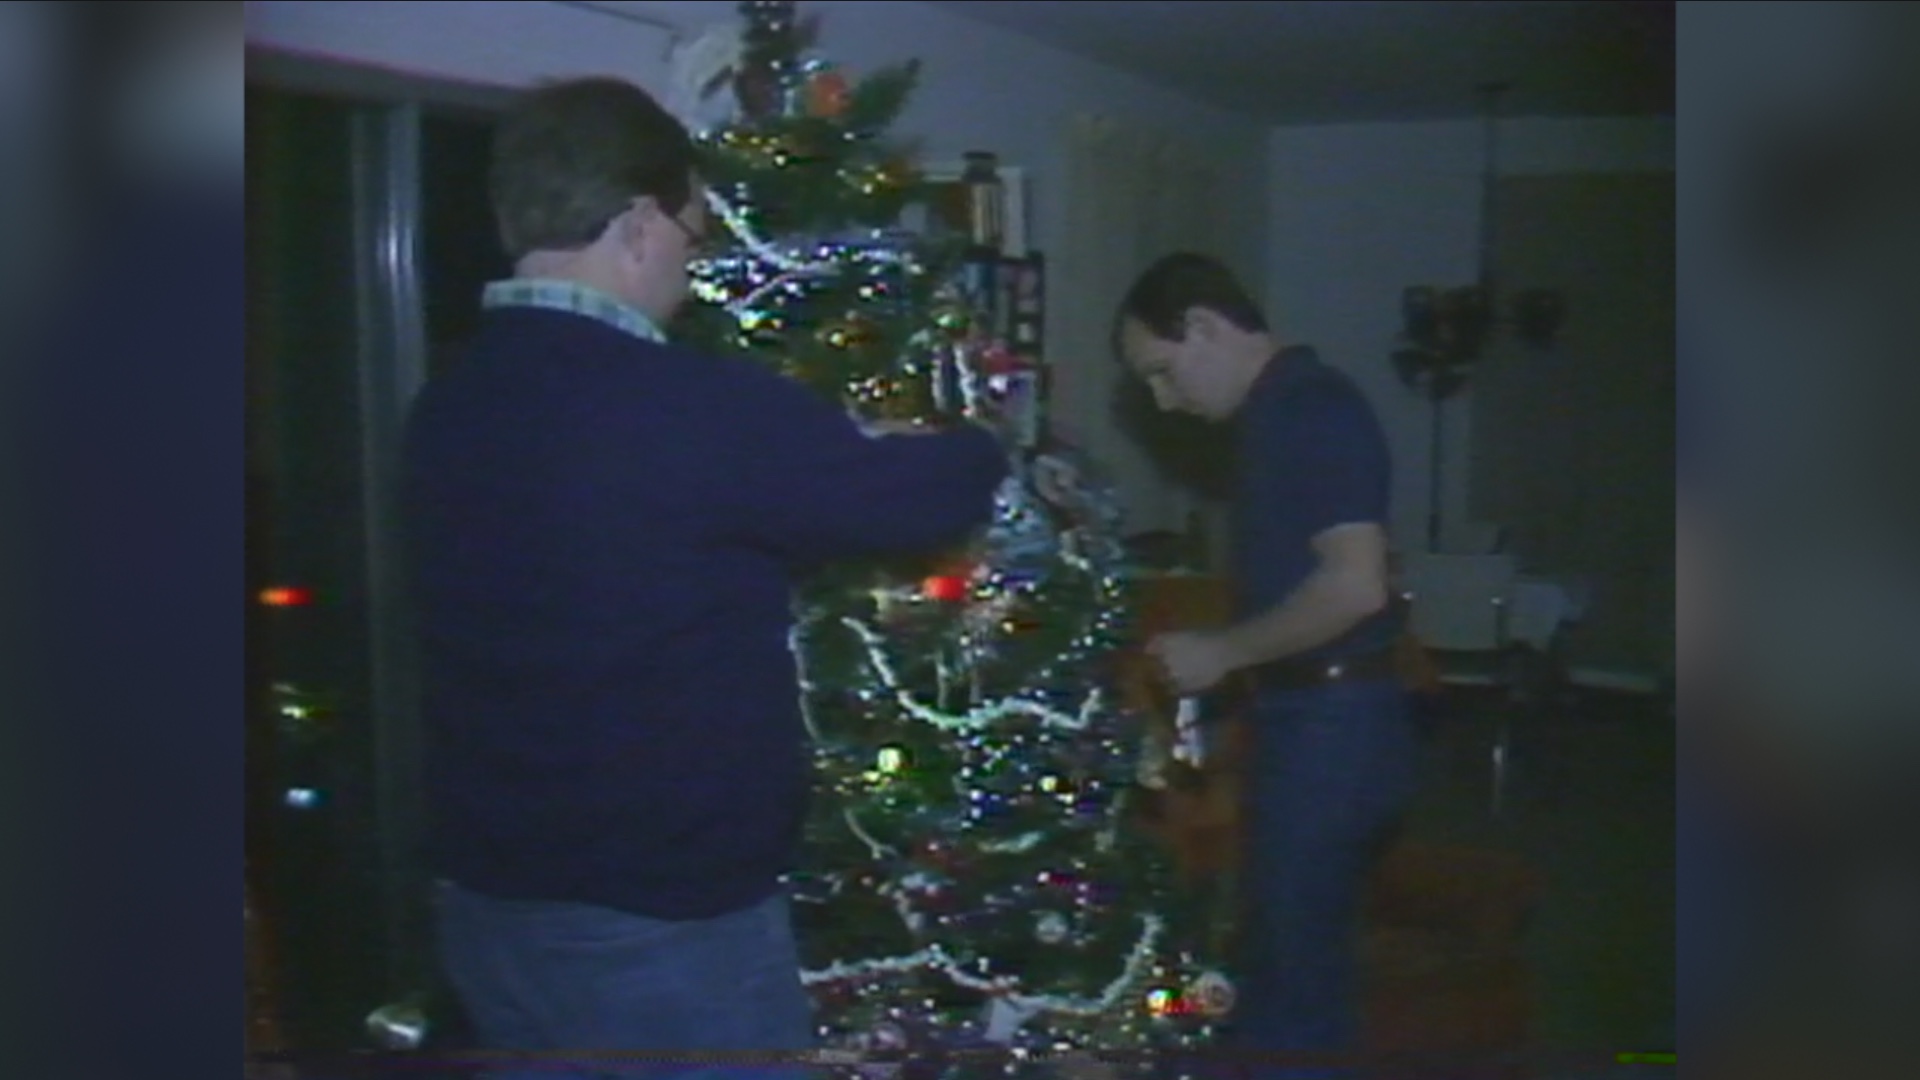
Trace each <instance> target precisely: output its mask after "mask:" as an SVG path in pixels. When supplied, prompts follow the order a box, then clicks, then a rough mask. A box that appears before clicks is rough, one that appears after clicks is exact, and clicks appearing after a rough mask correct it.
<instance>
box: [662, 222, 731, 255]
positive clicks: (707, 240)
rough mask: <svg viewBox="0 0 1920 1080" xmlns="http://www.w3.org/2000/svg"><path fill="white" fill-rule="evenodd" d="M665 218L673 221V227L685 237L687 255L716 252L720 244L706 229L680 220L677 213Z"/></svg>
mask: <svg viewBox="0 0 1920 1080" xmlns="http://www.w3.org/2000/svg"><path fill="white" fill-rule="evenodd" d="M667 220H668V221H671V222H673V225H674V228H677V229H679V230H680V232H681V234H682V235H683V236H685V237H686V238H687V254H688V255H689V256H691V257H693V258H702V257H705V256H708V255H714V254H718V252H719V249H720V245H719V243H718V241H717V238H715V237H714V236H712V235H711V234H709V233H708V232H707V231H706V230H704V229H696V228H694V227H693V226H691V225H689V224H687V223H686V222H684V221H682V220H680V217H679V215H677V214H676V215H672V216H670V217H668V218H667Z"/></svg>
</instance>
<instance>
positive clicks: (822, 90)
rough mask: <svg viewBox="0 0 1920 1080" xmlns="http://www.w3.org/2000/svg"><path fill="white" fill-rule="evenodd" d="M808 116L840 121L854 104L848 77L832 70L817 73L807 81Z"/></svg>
mask: <svg viewBox="0 0 1920 1080" xmlns="http://www.w3.org/2000/svg"><path fill="white" fill-rule="evenodd" d="M806 95H807V115H808V116H812V117H814V118H816V119H819V120H838V119H840V117H841V116H842V115H843V114H844V113H845V112H846V111H847V106H848V105H850V104H852V102H853V88H852V87H851V86H849V85H848V84H847V77H846V76H845V75H842V74H840V73H839V72H838V71H835V70H833V69H832V68H827V69H825V70H823V71H819V72H816V73H815V74H814V75H813V76H812V77H811V78H809V79H807V85H806Z"/></svg>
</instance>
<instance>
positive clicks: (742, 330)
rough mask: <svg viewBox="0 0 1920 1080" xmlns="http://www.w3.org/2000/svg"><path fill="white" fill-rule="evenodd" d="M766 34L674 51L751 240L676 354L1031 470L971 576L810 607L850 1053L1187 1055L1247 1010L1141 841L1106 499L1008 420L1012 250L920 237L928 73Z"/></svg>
mask: <svg viewBox="0 0 1920 1080" xmlns="http://www.w3.org/2000/svg"><path fill="white" fill-rule="evenodd" d="M740 8H741V14H742V20H741V22H740V23H738V24H734V25H732V26H729V27H724V28H716V29H715V30H714V31H711V32H709V33H708V34H707V35H704V36H703V37H701V38H699V39H697V40H695V41H693V42H690V43H687V44H685V45H683V46H682V47H681V48H680V49H679V50H678V52H677V54H676V71H675V77H676V80H677V83H678V90H679V98H680V101H679V107H680V109H681V111H682V115H683V116H685V117H686V118H687V119H688V120H689V122H690V126H692V127H694V128H695V130H696V132H697V134H698V136H699V139H700V142H701V146H702V150H703V166H702V168H703V173H704V176H705V178H706V180H707V183H708V187H709V196H708V200H709V201H708V205H709V209H710V210H711V211H712V214H711V217H712V218H713V220H714V222H715V229H714V231H715V232H716V233H720V234H722V239H724V240H725V241H726V243H725V244H724V245H722V247H721V248H720V249H719V250H717V251H715V252H714V253H712V254H710V255H708V256H706V257H704V258H702V259H701V260H700V261H699V263H698V264H697V265H696V266H695V278H696V287H695V294H696V297H697V298H698V299H699V300H700V301H701V302H700V303H698V304H695V305H691V306H690V310H689V312H688V313H687V315H686V317H685V319H686V325H684V326H682V327H681V328H680V329H679V333H680V334H681V335H683V336H686V337H688V338H691V339H693V340H697V341H700V342H702V343H704V344H706V345H708V346H710V347H713V348H716V349H721V350H736V351H744V352H746V353H748V354H750V355H752V356H755V357H757V358H759V359H761V360H763V361H765V362H766V363H768V364H770V365H773V366H774V367H776V368H777V369H778V370H780V371H782V372H784V373H785V374H787V375H789V376H791V377H793V378H796V379H799V380H802V381H804V382H806V383H807V384H809V385H811V386H814V387H816V388H818V389H819V390H820V392H822V393H824V394H828V395H830V396H831V397H832V398H834V399H835V400H836V401H839V402H842V403H844V404H846V406H847V407H848V408H849V409H850V410H851V411H853V412H854V413H855V414H856V415H858V416H860V417H863V418H867V419H882V418H884V419H892V420H901V419H919V420H928V421H940V420H960V419H974V420H987V421H990V422H992V423H994V424H995V425H996V426H997V428H998V429H999V430H1001V431H1002V432H1003V434H1004V437H1005V438H1006V441H1007V443H1008V449H1009V454H1010V456H1011V457H1012V458H1013V459H1014V462H1015V475H1014V478H1013V479H1011V480H1010V481H1009V482H1008V483H1007V484H1006V485H1005V486H1004V487H1003V489H1002V491H1001V492H1000V495H999V497H998V499H997V512H996V517H995V520H994V522H993V524H992V525H991V527H990V528H989V529H988V530H987V532H986V533H985V535H984V536H982V537H981V538H979V539H978V540H977V541H976V542H975V543H974V544H972V545H970V546H969V547H968V549H967V550H965V551H962V552H951V553H946V554H945V555H942V556H936V557H931V558H929V559H928V560H926V561H923V562H917V563H914V564H912V565H901V564H892V565H884V566H873V565H864V566H841V567H834V568H830V569H828V570H825V571H823V572H821V573H819V574H817V575H815V576H814V577H813V578H811V579H810V580H809V581H808V582H807V583H806V584H805V586H804V587H803V588H802V589H801V591H800V594H799V595H798V597H797V598H796V628H795V632H794V636H793V648H794V650H795V656H796V660H797V662H798V666H799V669H800V672H801V677H802V694H803V702H804V714H805V716H806V718H807V721H808V724H809V726H810V729H811V733H812V735H813V737H814V740H815V747H816V761H817V766H818V782H817V791H816V795H815V800H814V819H813V821H812V822H811V824H810V826H809V833H808V840H807V844H806V849H805V854H804V864H805V865H804V866H803V867H802V869H801V870H800V871H799V872H798V873H797V874H796V875H795V876H794V880H793V882H792V885H793V889H794V893H795V900H796V906H795V911H796V920H797V922H798V926H799V932H800V936H801V943H802V952H803V958H804V962H805V966H806V971H805V979H806V981H807V983H808V985H809V987H810V988H811V989H812V991H813V993H814V995H815V1000H816V1004H817V1008H818V1016H819V1018H820V1021H821V1025H822V1034H823V1036H824V1041H825V1042H826V1043H827V1044H828V1045H829V1046H838V1047H844V1048H853V1049H864V1050H890V1051H904V1052H908V1053H919V1052H926V1051H938V1052H943V1053H951V1052H952V1051H955V1050H967V1049H975V1050H991V1049H992V1048H996V1047H999V1048H1017V1049H1022V1050H1028V1051H1061V1050H1068V1049H1079V1050H1087V1049H1094V1050H1105V1051H1111V1050H1120V1051H1138V1050H1147V1049H1152V1048H1162V1047H1165V1048H1176V1047H1186V1046H1193V1045H1195V1044H1196V1043H1198V1042H1200V1041H1203V1040H1205V1039H1206V1038H1207V1037H1208V1035H1209V1034H1210V1026H1209V1025H1210V1024H1211V1022H1212V1021H1213V1020H1215V1019H1217V1018H1218V1017H1219V1015H1220V1014H1221V1013H1223V1012H1224V1011H1225V1009H1226V1008H1227V1007H1228V1005H1229V1004H1230V998H1231V987H1230V986H1229V985H1228V984H1227V983H1226V982H1225V981H1224V979H1222V978H1221V977H1220V976H1219V975H1217V974H1214V973H1212V972H1210V970H1209V968H1208V965H1207V964H1206V962H1205V959H1204V957H1203V956H1201V955H1199V954H1200V952H1201V951H1202V950H1201V948H1200V942H1201V939H1202V935H1203V927H1201V926H1200V925H1198V923H1197V920H1195V919H1194V918H1193V917H1192V916H1191V915H1189V914H1183V913H1182V911H1181V910H1178V909H1181V908H1183V907H1185V908H1191V907H1192V906H1193V905H1192V904H1190V903H1188V902H1185V901H1183V900H1182V898H1181V894H1180V892H1179V890H1178V889H1177V888H1176V886H1175V883H1174V881H1173V878H1172V875H1171V874H1170V872H1169V869H1168V866H1167V864H1166V863H1165V862H1164V860H1163V858H1162V857H1161V854H1160V853H1159V852H1158V851H1156V850H1155V849H1154V847H1153V846H1152V845H1151V844H1150V843H1148V842H1147V841H1145V840H1144V839H1143V838H1141V837H1138V836H1135V835H1132V834H1130V832H1129V829H1128V824H1127V823H1128V815H1129V806H1128V797H1129V793H1130V789H1131V788H1133V787H1134V785H1135V784H1136V783H1137V778H1138V775H1139V770H1140V768H1141V742H1142V735H1143V726H1142V724H1141V720H1140V718H1138V717H1135V716H1130V715H1128V714H1127V713H1126V712H1125V711H1124V710H1122V709H1121V708H1120V706H1119V704H1118V702H1117V701H1116V700H1115V698H1114V695H1113V693H1112V690H1111V686H1110V681H1111V669H1112V660H1113V657H1114V650H1115V647H1116V644H1117V642H1118V640H1119V638H1120V636H1121V635H1122V634H1123V633H1124V630H1125V625H1124V623H1125V614H1126V610H1127V605H1126V603H1125V596H1124V590H1125V582H1126V576H1125V573H1124V569H1125V568H1124V566H1123V548H1122V546H1121V544H1120V542H1119V535H1118V528H1119V519H1118V514H1117V513H1116V512H1115V511H1114V508H1113V506H1112V503H1111V500H1110V499H1109V498H1108V497H1107V496H1106V495H1105V492H1104V489H1102V488H1101V487H1099V486H1098V485H1096V484H1094V483H1091V482H1088V481H1085V480H1084V478H1085V477H1086V476H1088V475H1090V470H1087V469H1085V468H1084V467H1082V468H1079V469H1076V470H1075V471H1074V474H1075V475H1078V476H1080V477H1082V478H1083V480H1082V481H1081V482H1077V483H1071V484H1066V485H1064V486H1062V485H1058V484H1056V485H1053V486H1051V487H1049V486H1048V485H1045V484H1037V483H1036V482H1035V480H1034V465H1033V462H1034V460H1035V454H1034V453H1033V451H1034V450H1035V449H1036V447H1035V446H1034V445H1033V444H1032V440H1031V438H1029V437H1025V436H1022V435H1021V434H1020V432H1021V430H1022V428H1023V425H1022V424H1020V423H1016V422H1013V418H1011V417H1010V415H1009V414H1010V413H1012V412H1014V411H1017V410H1018V409H1019V408H1021V407H1023V406H1022V401H1023V400H1024V399H1023V398H1022V397H1021V394H1020V392H1018V390H1017V388H1019V387H1023V386H1030V385H1031V383H1032V381H1033V380H1032V378H1031V376H1032V375H1033V373H1034V371H1035V370H1036V368H1037V365H1038V359H1037V358H1036V357H1032V356H1022V355H1020V350H1019V349H1017V348H1015V347H1013V346H1012V345H1010V344H1009V343H1007V342H1005V341H1001V340H998V339H997V335H996V333H995V332H994V331H993V329H992V328H993V326H994V325H995V320H993V319H991V318H990V317H989V312H988V310H987V309H988V308H989V307H990V306H991V301H990V295H989V294H990V293H991V290H983V289H981V288H979V285H980V283H981V282H982V281H983V280H987V279H989V278H990V276H991V274H992V272H993V269H994V264H995V263H996V262H997V261H998V258H999V256H998V252H997V250H995V247H994V244H993V243H992V240H993V238H992V237H990V236H984V235H981V234H980V232H979V231H978V230H977V229H976V230H974V231H972V232H971V233H969V234H965V235H958V236H955V237H953V238H951V239H948V240H936V239H933V238H930V237H928V236H925V235H914V234H909V233H906V232H904V231H902V230H901V229H900V228H899V227H898V223H899V222H900V221H901V219H902V216H903V213H904V212H906V211H907V210H908V209H909V207H910V206H913V205H914V204H915V203H916V202H919V201H921V200H922V199H923V197H924V195H925V188H924V186H923V183H922V180H921V177H920V176H919V174H918V173H917V172H916V169H915V159H916V154H915V153H914V151H913V149H912V148H911V147H910V146H909V145H907V144H905V143H902V142H899V141H897V140H895V139H893V138H891V137H889V135H888V128H889V127H890V125H891V124H892V123H893V121H894V120H895V118H896V117H897V116H898V115H899V113H900V112H901V110H902V108H903V107H904V105H905V104H906V102H907V100H908V98H909V96H910V94H911V92H912V91H913V89H914V86H915V81H916V78H917V75H918V67H917V64H915V63H907V64H903V65H900V66H897V67H893V68H889V69H886V70H881V71H875V72H872V73H870V74H867V75H866V76H865V77H864V78H860V79H857V80H856V79H852V78H850V77H849V76H848V75H847V74H845V73H843V72H842V71H840V70H839V69H837V68H836V67H835V66H834V65H833V64H831V63H830V62H828V61H827V60H825V59H824V58H822V57H820V56H818V55H817V54H815V53H813V52H812V51H811V50H812V41H813V38H814V36H815V29H814V28H813V27H811V26H808V25H805V24H803V23H802V22H800V21H799V20H798V19H797V16H796V12H795V5H794V4H792V3H779V2H765V0H756V2H747V3H743V4H741V5H740ZM991 216H992V215H991V214H990V213H989V214H986V215H981V214H975V215H974V219H975V221H976V222H980V221H982V220H985V219H990V218H991ZM987 224H988V225H991V221H990V220H987ZM1024 426H1025V427H1026V428H1027V429H1028V430H1029V431H1030V430H1031V425H1024ZM1043 460H1044V459H1043ZM1051 475H1055V476H1059V475H1061V474H1060V473H1058V472H1055V473H1052V474H1051ZM1041 488H1046V490H1047V495H1046V497H1042V495H1041V494H1040V489H1041Z"/></svg>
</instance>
